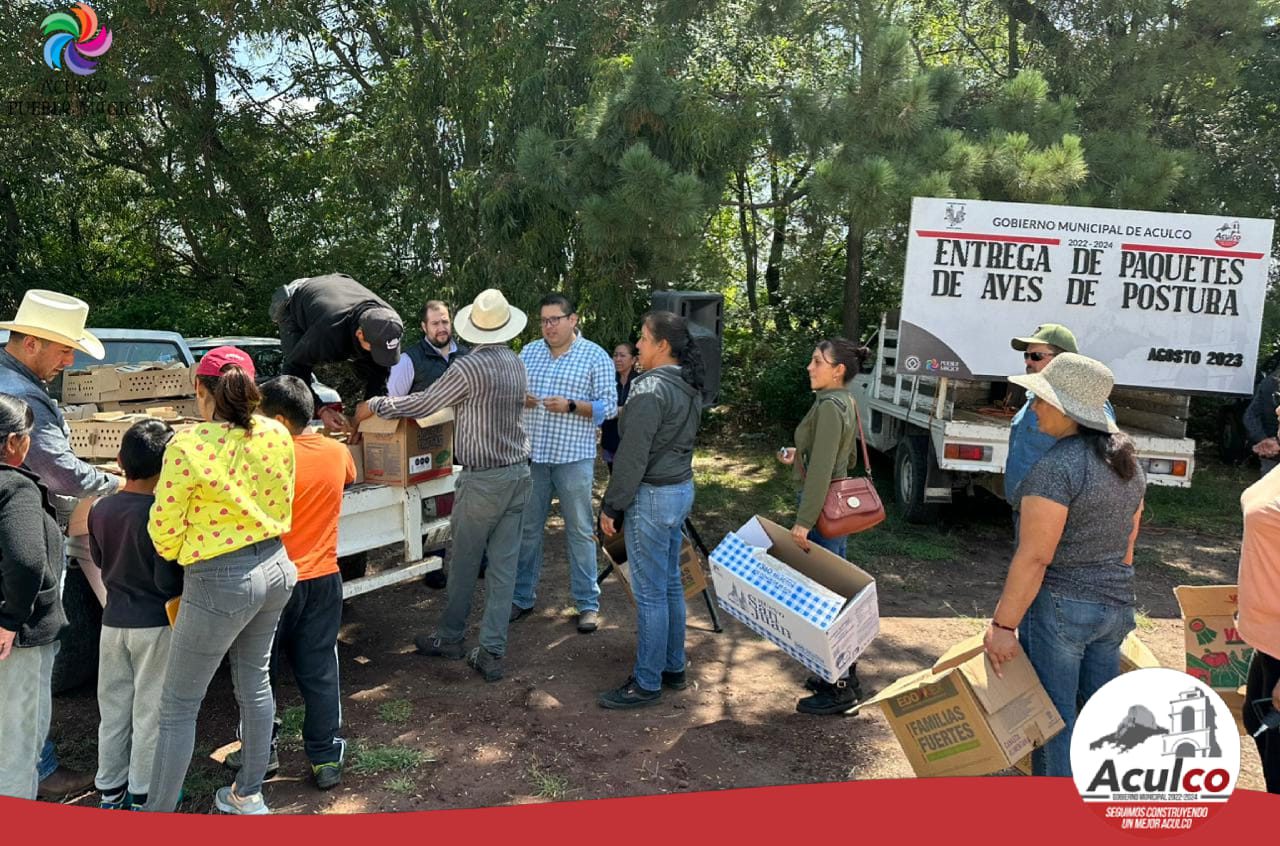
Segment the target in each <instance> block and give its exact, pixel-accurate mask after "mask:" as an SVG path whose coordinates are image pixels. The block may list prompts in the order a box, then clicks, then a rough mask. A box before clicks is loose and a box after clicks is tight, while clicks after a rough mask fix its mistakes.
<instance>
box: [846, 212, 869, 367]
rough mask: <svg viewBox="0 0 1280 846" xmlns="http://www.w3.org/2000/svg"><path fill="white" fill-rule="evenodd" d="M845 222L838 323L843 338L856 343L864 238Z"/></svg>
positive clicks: (854, 227) (853, 225) (849, 222)
mask: <svg viewBox="0 0 1280 846" xmlns="http://www.w3.org/2000/svg"><path fill="white" fill-rule="evenodd" d="M846 222H847V223H848V226H849V229H848V234H846V235H845V238H844V248H845V256H844V310H843V312H842V313H841V320H840V323H841V328H842V330H843V331H844V336H845V337H846V338H848V339H849V340H850V341H854V342H855V343H856V342H857V341H858V339H859V338H858V328H859V327H858V320H859V314H858V311H859V309H860V308H861V307H862V251H863V247H864V244H865V240H866V236H865V235H864V234H863V233H862V231H861V230H859V229H858V228H857V227H856V225H855V224H854V222H853V220H851V219H850V220H847V221H846Z"/></svg>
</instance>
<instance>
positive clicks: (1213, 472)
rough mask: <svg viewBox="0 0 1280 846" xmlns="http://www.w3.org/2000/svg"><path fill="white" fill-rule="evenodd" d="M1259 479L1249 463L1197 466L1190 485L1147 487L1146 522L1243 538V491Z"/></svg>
mask: <svg viewBox="0 0 1280 846" xmlns="http://www.w3.org/2000/svg"><path fill="white" fill-rule="evenodd" d="M1257 479H1258V471H1257V470H1254V469H1253V468H1252V467H1250V466H1248V465H1245V466H1243V467H1227V466H1225V465H1223V464H1219V463H1217V462H1212V461H1204V462H1202V463H1199V464H1198V465H1197V466H1196V471H1195V475H1194V476H1192V477H1191V487H1189V488H1163V487H1157V486H1155V485H1150V486H1148V487H1147V498H1146V503H1147V508H1146V512H1145V513H1144V514H1143V515H1142V521H1143V523H1146V524H1149V525H1152V526H1165V527H1169V528H1176V529H1186V530H1188V531H1192V532H1204V533H1206V534H1213V535H1221V536H1225V537H1239V536H1240V532H1241V529H1242V523H1241V519H1240V494H1241V493H1242V492H1243V491H1244V489H1245V488H1247V487H1249V485H1252V484H1253V483H1254V482H1256V481H1257Z"/></svg>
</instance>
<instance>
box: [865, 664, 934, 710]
mask: <svg viewBox="0 0 1280 846" xmlns="http://www.w3.org/2000/svg"><path fill="white" fill-rule="evenodd" d="M936 678H937V676H935V675H934V674H933V671H931V670H918V671H916V672H914V673H912V674H911V675H908V676H903V677H902V678H900V679H898V680H897V681H895V682H894V683H893V684H890V685H889V686H888V687H885V688H883V689H882V690H881V691H880V692H879V693H877V694H876V695H875V696H873V697H871V698H870V699H868V700H866V702H865V703H864V704H866V705H874V704H876V703H878V702H884V701H885V700H888V699H893V698H894V697H895V696H900V695H902V694H903V693H906V692H907V691H908V690H914V689H915V688H917V687H923V686H924V685H926V684H930V683H931V682H933V681H934V680H935V679H936Z"/></svg>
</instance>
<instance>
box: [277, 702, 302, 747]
mask: <svg viewBox="0 0 1280 846" xmlns="http://www.w3.org/2000/svg"><path fill="white" fill-rule="evenodd" d="M306 716H307V709H306V708H304V707H302V706H301V705H290V706H289V707H288V708H285V709H284V710H283V711H281V712H280V739H281V740H284V741H288V742H293V741H298V740H302V721H303V719H305V718H306Z"/></svg>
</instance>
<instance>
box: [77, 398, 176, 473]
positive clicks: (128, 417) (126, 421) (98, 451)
mask: <svg viewBox="0 0 1280 846" xmlns="http://www.w3.org/2000/svg"><path fill="white" fill-rule="evenodd" d="M152 410H153V411H156V410H157V409H152ZM163 412H167V409H165V410H162V413H163ZM157 416H158V415H156V414H126V413H124V412H122V411H100V412H98V413H97V414H95V415H93V416H92V417H90V418H88V419H85V420H68V421H67V428H69V429H70V430H71V437H70V441H71V451H72V452H73V453H75V455H76V456H77V457H78V458H82V459H84V460H85V461H94V460H103V459H106V460H111V459H114V458H115V457H116V455H117V454H118V453H119V452H120V442H121V440H122V439H123V438H124V433H125V432H127V431H129V427H131V426H133V424H135V423H137V422H138V421H139V420H149V419H152V418H155V417H157ZM160 419H164V420H165V422H166V423H168V424H169V425H170V426H171V427H172V428H173V429H174V431H178V432H180V431H182V430H183V429H189V428H191V427H192V426H195V425H196V424H197V423H199V422H200V421H199V420H195V419H193V418H190V417H172V418H168V419H165V418H163V417H161V418H160Z"/></svg>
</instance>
